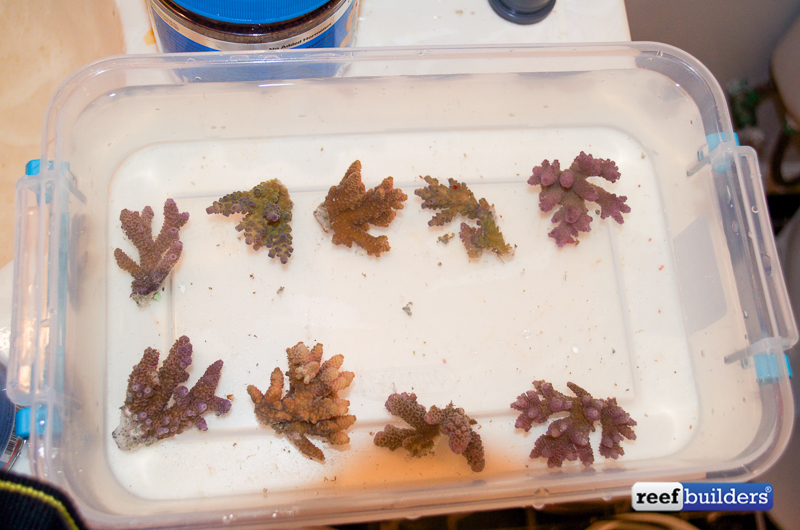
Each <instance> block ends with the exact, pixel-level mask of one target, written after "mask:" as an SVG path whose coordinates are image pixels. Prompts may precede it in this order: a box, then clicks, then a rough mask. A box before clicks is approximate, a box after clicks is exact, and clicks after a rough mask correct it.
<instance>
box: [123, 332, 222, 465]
mask: <svg viewBox="0 0 800 530" xmlns="http://www.w3.org/2000/svg"><path fill="white" fill-rule="evenodd" d="M158 358H159V352H158V350H154V349H153V348H147V349H146V350H145V351H144V355H143V356H142V360H141V361H139V364H137V365H136V366H134V367H133V372H131V375H130V377H129V378H128V389H127V392H126V394H125V404H124V405H123V406H122V418H121V420H120V424H119V426H118V427H117V428H116V429H115V430H114V432H113V433H112V436H113V437H114V441H116V442H117V445H118V446H119V448H120V449H122V450H123V451H129V450H131V449H135V448H136V447H140V446H143V445H150V444H152V443H154V442H156V441H158V440H162V439H164V438H169V437H170V436H175V435H176V434H180V433H182V432H183V431H184V430H185V429H188V428H191V427H192V426H195V427H197V428H198V429H200V430H201V431H205V430H208V425H206V420H205V419H203V415H204V414H207V413H209V412H215V413H216V414H217V415H218V416H219V415H220V414H225V413H226V412H228V411H229V410H230V409H231V402H230V401H228V400H227V399H223V398H221V397H217V396H215V395H214V392H216V390H217V384H218V383H219V378H220V373H221V371H222V361H221V360H220V361H216V362H215V363H213V364H211V366H209V367H208V368H207V369H206V371H205V373H204V374H203V376H202V377H201V378H200V379H199V380H198V381H197V383H195V385H194V386H193V387H192V389H191V390H189V389H188V388H186V387H185V386H183V385H181V383H183V382H185V381H186V380H187V379H189V374H188V372H187V371H186V368H187V367H188V366H189V365H190V364H192V343H191V342H190V341H189V337H187V336H185V335H184V336H183V337H181V338H179V339H178V340H176V341H175V344H173V346H172V348H171V349H170V350H169V355H167V358H166V359H165V360H164V363H163V364H162V366H161V368H158ZM170 399H172V400H173V401H172V403H171V404H170Z"/></svg>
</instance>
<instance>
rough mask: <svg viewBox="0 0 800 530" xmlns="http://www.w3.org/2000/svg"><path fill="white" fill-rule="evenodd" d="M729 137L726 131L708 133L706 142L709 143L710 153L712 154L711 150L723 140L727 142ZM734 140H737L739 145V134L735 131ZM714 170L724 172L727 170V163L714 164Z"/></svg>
mask: <svg viewBox="0 0 800 530" xmlns="http://www.w3.org/2000/svg"><path fill="white" fill-rule="evenodd" d="M727 139H728V135H727V134H726V133H724V132H721V133H714V134H708V135H706V143H708V155H709V157H710V156H711V152H712V151H714V149H716V148H717V146H719V144H721V143H722V142H726V141H727ZM733 140H734V141H735V142H736V145H739V135H738V134H736V133H733ZM714 171H716V172H717V173H722V172H724V171H725V164H717V165H715V166H714Z"/></svg>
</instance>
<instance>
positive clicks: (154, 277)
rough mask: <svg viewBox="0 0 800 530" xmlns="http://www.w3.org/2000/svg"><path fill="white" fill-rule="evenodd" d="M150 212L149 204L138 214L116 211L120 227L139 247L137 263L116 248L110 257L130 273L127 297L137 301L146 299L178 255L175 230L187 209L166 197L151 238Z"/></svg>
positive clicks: (185, 215) (187, 218)
mask: <svg viewBox="0 0 800 530" xmlns="http://www.w3.org/2000/svg"><path fill="white" fill-rule="evenodd" d="M153 215H154V214H153V209H152V208H151V207H150V206H145V207H144V208H143V209H142V213H141V214H140V213H139V212H136V211H131V210H127V209H124V210H122V212H121V213H120V215H119V219H120V221H121V222H122V231H123V232H124V233H125V235H126V236H127V237H128V239H130V240H131V242H132V243H133V245H134V246H135V247H136V250H138V251H139V263H136V261H135V260H134V259H133V258H131V257H130V256H128V255H127V254H126V253H125V252H124V251H123V250H122V249H120V248H118V249H115V250H114V258H115V260H116V262H117V265H119V267H120V268H121V269H122V270H124V271H126V272H129V273H130V274H131V275H132V276H133V281H132V282H131V298H133V299H134V300H136V302H137V303H138V304H144V303H146V302H147V301H148V300H149V298H150V295H152V294H153V293H155V292H156V291H157V290H158V288H159V287H160V286H161V284H162V283H163V282H164V280H165V279H166V277H167V275H169V272H170V271H171V270H172V268H173V267H174V266H175V264H176V263H177V262H178V259H180V257H181V253H182V251H183V243H181V241H180V240H179V239H178V232H179V230H180V228H181V227H183V225H185V224H186V221H188V220H189V213H188V212H183V213H181V212H179V211H178V206H177V205H176V204H175V201H174V200H172V199H167V200H166V202H165V203H164V223H163V225H162V227H161V231H160V232H159V234H158V236H157V237H156V238H155V239H153V227H152V223H153Z"/></svg>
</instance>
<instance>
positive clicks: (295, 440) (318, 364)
mask: <svg viewBox="0 0 800 530" xmlns="http://www.w3.org/2000/svg"><path fill="white" fill-rule="evenodd" d="M286 355H287V356H288V358H289V370H288V371H287V372H286V377H288V378H289V391H288V392H286V394H285V395H284V393H283V390H284V382H283V372H281V369H280V368H275V370H273V372H272V375H271V376H270V385H269V388H268V389H267V391H266V392H264V393H263V394H262V393H261V391H260V390H259V389H258V388H256V387H255V386H254V385H250V386H248V387H247V393H248V394H250V398H251V399H252V400H253V403H255V412H256V418H257V419H258V421H259V422H260V423H262V424H263V425H269V426H271V427H272V428H273V429H275V432H277V433H278V434H285V435H286V437H287V438H288V439H289V441H290V442H292V444H293V445H294V446H295V447H297V449H298V450H299V451H300V452H301V453H303V454H304V455H306V456H307V457H309V458H311V459H312V460H316V461H318V462H323V463H324V462H325V455H324V454H323V453H322V451H321V450H320V449H319V448H318V447H317V446H315V445H314V444H313V443H311V441H310V440H309V439H308V437H309V436H319V437H321V438H324V439H325V440H326V441H327V442H328V443H330V444H332V445H343V444H346V443H349V442H350V437H349V436H348V435H347V433H346V432H345V431H346V430H347V429H349V428H350V427H351V426H352V425H353V423H355V421H356V417H355V416H353V415H352V414H347V412H348V407H349V406H350V402H349V401H347V400H346V399H342V398H340V397H339V395H338V392H339V391H340V390H343V389H345V388H347V387H348V386H350V383H351V382H352V381H353V377H354V375H353V372H345V371H339V368H340V367H341V366H342V363H343V362H344V357H343V356H342V355H334V356H333V357H331V358H330V359H328V360H327V361H325V362H322V344H316V345H315V346H314V347H313V348H312V349H310V350H309V349H308V348H307V347H306V345H305V344H303V343H302V342H298V343H297V344H296V345H295V346H294V347H292V348H287V349H286Z"/></svg>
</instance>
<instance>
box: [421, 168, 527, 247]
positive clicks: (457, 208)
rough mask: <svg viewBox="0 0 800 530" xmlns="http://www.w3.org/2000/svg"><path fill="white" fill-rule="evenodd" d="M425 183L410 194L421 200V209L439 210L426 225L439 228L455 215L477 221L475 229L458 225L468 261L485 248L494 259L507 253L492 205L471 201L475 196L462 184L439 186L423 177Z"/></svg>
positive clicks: (466, 225)
mask: <svg viewBox="0 0 800 530" xmlns="http://www.w3.org/2000/svg"><path fill="white" fill-rule="evenodd" d="M424 179H425V182H427V183H428V185H427V186H425V187H424V188H419V189H417V190H415V191H414V194H416V195H418V196H419V197H420V198H421V199H422V208H423V209H425V208H429V209H431V210H440V211H439V212H437V213H436V215H434V216H433V218H432V219H431V220H430V221H428V226H443V225H445V224H447V223H449V222H451V221H452V220H453V218H454V217H455V216H456V215H463V216H464V217H466V218H468V219H474V220H476V221H477V224H478V227H477V228H476V227H473V226H470V225H468V224H467V223H461V241H462V242H463V243H464V247H465V248H466V249H467V254H468V255H469V257H470V258H478V257H480V256H481V254H482V253H483V251H484V250H485V249H488V250H491V251H492V252H494V253H495V254H497V255H498V256H505V255H508V254H510V253H511V251H512V248H511V245H508V244H506V242H505V239H503V234H502V233H501V232H500V228H498V226H497V222H496V221H495V218H494V212H493V209H492V206H491V205H490V204H489V203H488V202H487V201H486V199H481V200H480V201H478V200H476V199H475V195H474V194H473V193H472V191H471V190H470V189H469V188H468V187H467V185H466V184H465V183H463V182H458V181H457V180H455V179H448V185H447V186H445V185H444V184H439V181H438V180H437V179H435V178H433V177H431V176H427V177H424Z"/></svg>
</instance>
